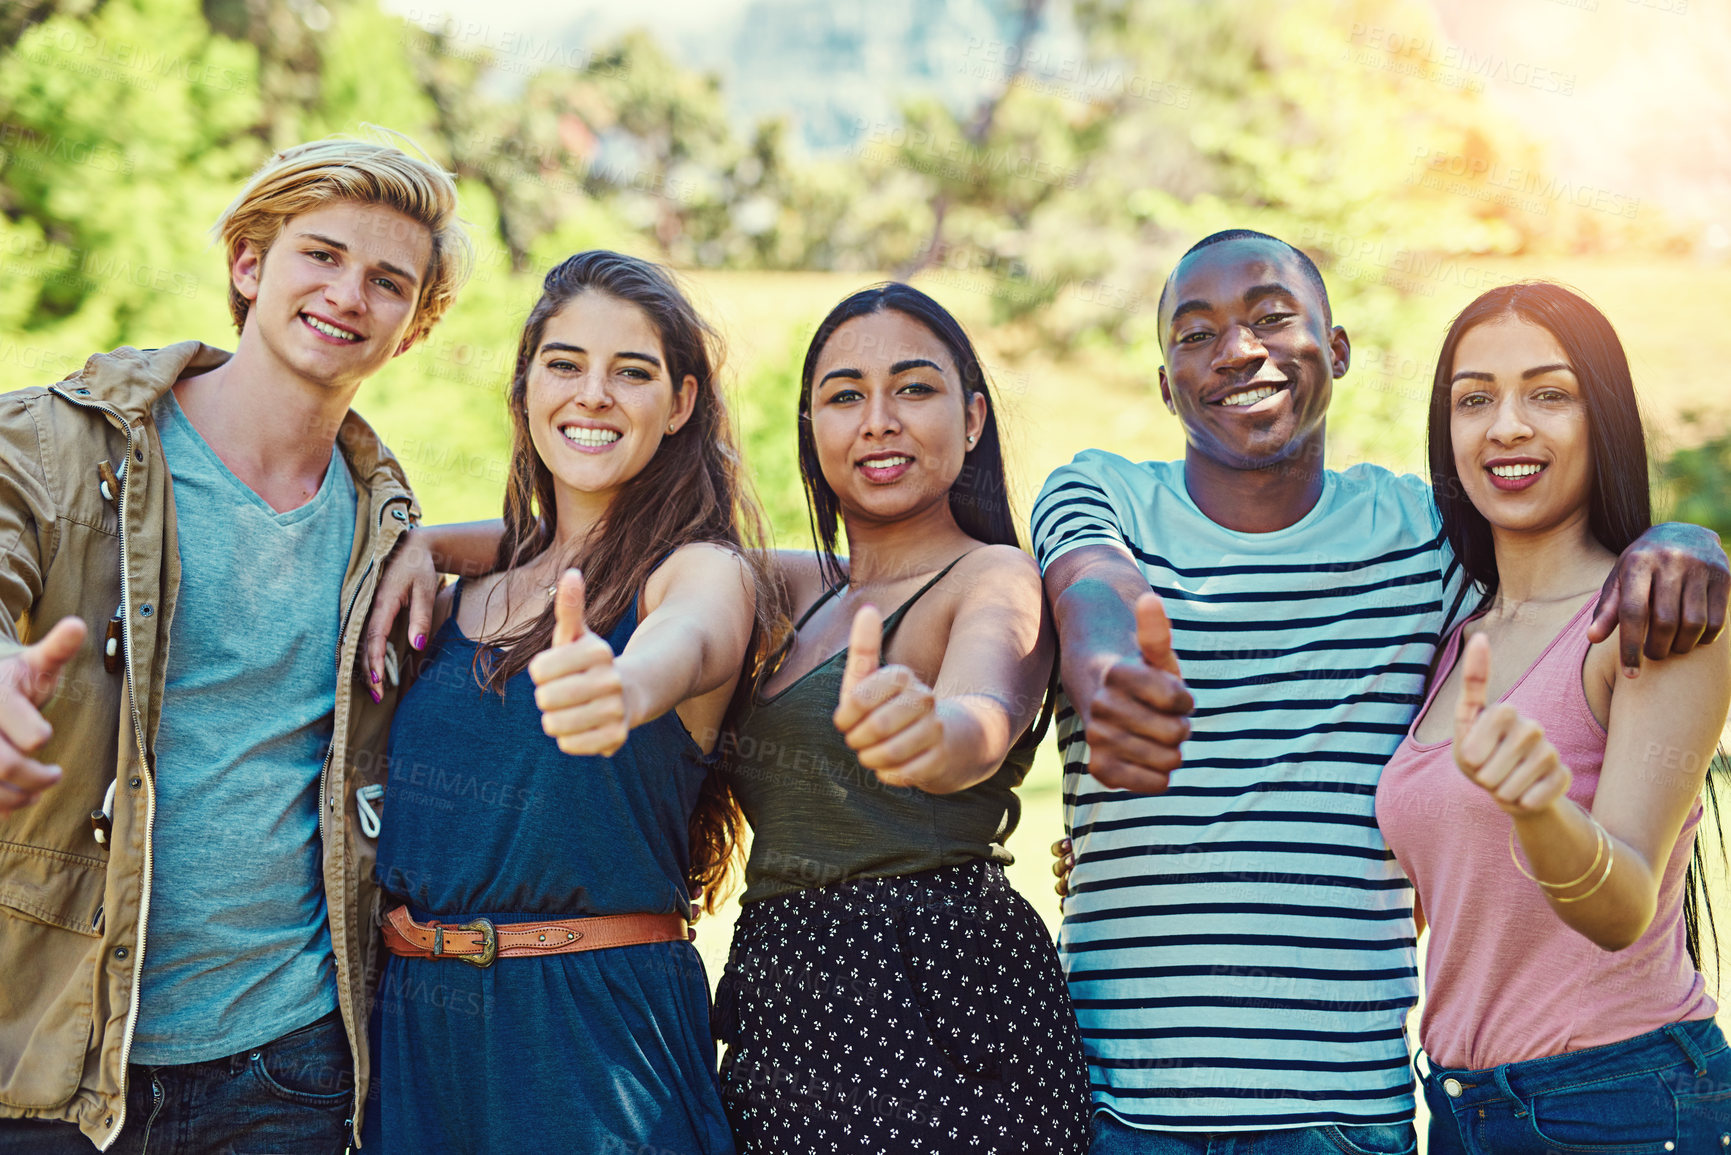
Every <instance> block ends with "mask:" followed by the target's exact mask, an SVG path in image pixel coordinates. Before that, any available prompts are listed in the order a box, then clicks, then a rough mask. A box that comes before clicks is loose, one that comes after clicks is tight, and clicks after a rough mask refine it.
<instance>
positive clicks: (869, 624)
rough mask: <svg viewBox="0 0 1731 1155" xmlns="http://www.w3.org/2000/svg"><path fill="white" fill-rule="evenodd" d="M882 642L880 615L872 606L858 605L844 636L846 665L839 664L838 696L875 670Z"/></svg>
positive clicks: (846, 692) (851, 691)
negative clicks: (849, 629)
mask: <svg viewBox="0 0 1731 1155" xmlns="http://www.w3.org/2000/svg"><path fill="white" fill-rule="evenodd" d="M883 643H884V619H883V615H881V614H879V613H878V611H877V608H876V607H875V606H861V607H860V608H859V612H857V613H856V614H854V616H853V629H852V630H851V631H850V632H849V634H848V638H847V665H845V666H843V667H842V673H841V696H842V697H843V698H846V697H847V696H848V695H849V694H851V693H853V689H854V687H855V686H857V685H859V684H860V683H861V682H863V681H865V680H866V679H867V678H869V677H871V676H872V675H873V674H875V673H877V669H878V664H879V662H880V661H881V651H882V650H883Z"/></svg>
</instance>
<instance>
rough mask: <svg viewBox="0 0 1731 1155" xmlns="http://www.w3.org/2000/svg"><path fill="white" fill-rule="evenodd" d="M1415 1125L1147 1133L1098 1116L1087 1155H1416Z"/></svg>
mask: <svg viewBox="0 0 1731 1155" xmlns="http://www.w3.org/2000/svg"><path fill="white" fill-rule="evenodd" d="M1417 1150H1418V1133H1417V1132H1416V1131H1414V1130H1413V1126H1412V1124H1411V1123H1400V1124H1397V1125H1395V1126H1392V1127H1389V1126H1377V1127H1337V1126H1334V1125H1333V1124H1330V1125H1328V1126H1324V1127H1297V1128H1293V1129H1292V1130H1288V1131H1221V1132H1217V1133H1215V1134H1209V1133H1207V1132H1203V1131H1148V1130H1144V1129H1143V1128H1141V1127H1131V1126H1129V1125H1127V1124H1125V1123H1120V1122H1119V1121H1118V1117H1117V1116H1115V1115H1113V1114H1111V1113H1109V1112H1106V1111H1096V1112H1095V1113H1094V1139H1093V1142H1092V1143H1090V1144H1089V1145H1088V1155H1413V1152H1414V1151H1417Z"/></svg>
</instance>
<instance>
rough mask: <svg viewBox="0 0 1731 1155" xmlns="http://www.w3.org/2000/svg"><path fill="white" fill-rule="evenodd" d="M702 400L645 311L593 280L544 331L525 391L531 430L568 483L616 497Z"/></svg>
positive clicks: (558, 474) (585, 492) (544, 458)
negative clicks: (671, 370)
mask: <svg viewBox="0 0 1731 1155" xmlns="http://www.w3.org/2000/svg"><path fill="white" fill-rule="evenodd" d="M696 399H697V382H696V380H695V379H694V378H692V377H689V376H688V377H686V378H685V380H684V381H683V382H680V383H679V384H678V387H677V388H675V383H674V382H673V381H672V380H671V378H670V377H669V375H668V370H667V355H666V353H665V352H664V351H663V350H662V346H661V336H660V334H659V332H657V330H656V328H655V325H654V323H653V322H652V321H651V320H650V319H649V315H648V314H647V313H645V312H644V311H643V310H642V309H641V308H639V307H638V306H637V305H634V304H632V303H630V302H628V301H622V300H620V299H619V298H617V297H613V296H610V295H608V294H606V293H602V292H598V291H596V290H593V289H591V290H587V291H585V292H583V293H580V294H578V295H577V296H575V297H573V298H572V299H571V300H570V302H569V303H567V304H566V305H565V307H564V308H562V309H560V310H559V311H558V312H557V313H555V314H553V315H552V316H551V317H549V318H548V319H547V324H546V326H545V328H544V329H543V330H542V333H541V344H540V347H539V348H537V349H536V350H535V353H534V359H533V361H532V362H531V363H530V366H529V374H528V382H527V388H526V390H525V405H526V407H527V409H528V417H529V437H530V440H531V441H532V442H533V443H534V445H535V451H536V453H538V454H540V456H541V460H542V461H544V462H545V463H546V465H547V468H548V469H549V470H550V471H551V472H552V474H553V476H554V477H555V478H556V479H557V480H558V481H559V483H560V484H561V485H562V486H565V487H568V488H569V489H571V490H575V491H576V492H578V493H581V494H583V495H585V496H586V497H589V498H600V499H602V500H604V501H610V500H611V499H612V497H613V495H614V494H616V493H617V492H618V491H619V489H620V487H621V486H623V485H624V484H625V483H626V482H628V481H630V480H631V479H632V478H634V477H636V476H637V475H638V474H639V473H641V472H642V471H643V468H644V466H646V465H648V464H649V461H650V459H651V458H653V457H654V456H655V451H656V450H657V449H659V448H660V446H661V439H662V438H663V437H666V436H668V435H669V434H671V433H673V432H676V431H677V430H678V428H679V427H680V426H681V425H683V424H684V423H685V421H686V420H687V419H688V418H689V417H690V416H691V411H692V407H693V405H694V403H695V402H696Z"/></svg>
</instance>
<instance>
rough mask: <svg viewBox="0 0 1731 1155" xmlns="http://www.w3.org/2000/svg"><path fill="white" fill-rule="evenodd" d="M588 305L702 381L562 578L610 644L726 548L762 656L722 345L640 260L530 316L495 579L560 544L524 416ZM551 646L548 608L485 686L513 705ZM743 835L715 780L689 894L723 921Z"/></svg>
mask: <svg viewBox="0 0 1731 1155" xmlns="http://www.w3.org/2000/svg"><path fill="white" fill-rule="evenodd" d="M585 292H597V293H604V294H606V295H607V296H610V297H614V298H616V299H618V300H620V301H624V302H627V303H629V304H632V305H636V306H637V307H638V308H639V309H641V310H642V311H643V313H644V315H645V316H646V317H647V318H648V319H649V321H650V323H651V324H652V325H654V326H655V330H656V332H657V333H658V334H659V336H660V338H661V350H662V353H663V354H664V355H665V357H666V360H667V373H668V376H669V378H670V379H671V380H672V382H673V383H674V385H675V387H678V384H679V383H680V382H682V381H684V379H685V378H686V377H687V376H690V377H693V378H695V379H696V381H697V401H696V405H695V407H694V408H693V410H692V414H691V418H690V420H688V421H687V422H686V423H685V424H684V425H683V426H681V427H680V429H679V431H678V432H677V433H670V434H668V435H666V436H665V437H664V438H662V441H661V444H660V446H659V447H658V448H657V449H656V451H655V456H653V457H652V458H650V459H649V463H648V464H647V465H645V466H644V467H643V470H642V472H640V473H638V474H637V476H635V477H633V478H631V479H630V480H629V481H627V482H626V483H625V484H624V485H623V486H621V487H620V489H619V492H618V493H617V494H616V495H615V497H614V499H613V502H612V504H611V505H610V506H609V507H608V510H607V513H606V514H605V515H604V516H603V517H602V519H601V521H600V522H599V523H598V524H597V525H596V526H595V527H594V529H593V531H592V532H591V533H590V534H589V535H588V537H587V538H586V539H585V540H584V542H583V544H582V545H581V546H580V547H579V548H578V549H577V552H576V555H575V556H573V557H571V558H567V559H564V560H563V561H562V563H561V565H560V567H559V568H560V569H563V568H565V566H576V567H578V568H580V569H581V570H582V571H583V577H584V581H585V587H586V588H585V591H584V598H585V611H586V612H585V618H586V620H587V623H588V625H589V628H590V629H592V630H594V631H595V632H596V633H599V634H606V633H608V632H610V631H611V630H612V629H613V628H614V627H615V626H617V625H618V624H619V621H620V619H621V618H623V617H624V616H625V613H626V611H627V610H628V609H629V608H630V606H631V604H632V602H633V600H634V599H635V598H636V597H637V596H638V594H639V593H641V592H642V590H643V587H644V584H645V583H646V582H647V581H648V579H649V574H650V572H651V571H652V570H653V569H654V568H655V567H656V566H657V565H658V564H660V562H661V561H662V559H664V558H665V557H666V556H667V555H668V554H669V553H671V552H672V551H673V550H676V549H678V548H679V547H681V546H684V545H690V544H692V543H694V542H711V543H714V544H717V545H723V546H727V547H729V548H731V549H733V550H735V551H736V552H738V553H739V555H740V556H741V557H742V558H744V559H745V560H746V562H747V564H749V565H750V566H751V569H752V575H753V578H754V579H755V581H756V585H757V591H758V594H757V610H758V628H757V629H756V630H754V632H753V651H754V652H755V651H756V650H757V649H758V648H759V641H760V639H761V638H762V637H764V636H765V630H766V629H767V628H768V627H769V626H770V625H771V624H772V623H773V622H774V621H775V620H776V618H775V613H774V608H773V606H774V595H773V590H772V585H771V582H770V581H769V579H768V575H767V573H766V571H765V568H764V555H763V553H762V551H761V546H762V543H763V542H764V541H765V540H766V539H767V535H766V534H765V532H764V529H763V515H762V513H761V512H760V511H759V508H758V505H757V502H756V500H755V499H754V498H753V497H752V495H751V492H750V490H749V488H748V486H747V485H746V483H745V480H744V478H743V476H742V474H741V467H740V459H739V449H738V443H737V441H736V440H735V438H734V434H733V429H732V423H731V422H730V421H729V419H728V413H727V405H726V402H725V401H724V400H723V398H722V395H721V390H720V388H719V381H718V370H719V367H720V363H721V353H720V340H719V338H718V336H717V334H716V333H715V330H713V329H712V328H710V326H709V325H708V324H707V323H706V322H705V321H704V320H703V318H702V317H701V316H699V315H698V313H697V310H696V309H694V308H693V307H692V305H691V302H690V301H689V300H687V299H686V297H685V294H684V293H683V292H681V291H680V288H679V286H678V285H677V284H676V283H675V282H674V280H673V278H672V276H671V275H669V274H668V272H667V271H666V270H665V269H662V268H661V267H659V266H657V265H654V264H652V263H650V262H648V261H643V260H639V259H638V258H636V257H628V256H625V255H623V254H620V253H614V252H608V251H605V250H592V251H590V252H583V253H578V254H576V255H575V256H572V257H567V258H566V259H565V260H564V261H562V262H561V263H560V264H559V265H558V266H557V267H555V268H554V269H553V271H552V272H550V273H548V274H547V278H546V280H545V281H544V282H543V283H542V288H541V299H540V300H538V301H536V302H535V307H534V308H533V309H531V310H530V311H529V319H528V321H527V322H526V323H525V324H524V326H523V335H522V337H521V338H520V339H519V340H518V343H517V364H516V369H515V371H514V373H513V375H512V378H511V388H510V391H509V394H508V396H507V411H508V412H509V414H510V416H511V472H510V477H509V478H508V480H507V481H506V484H505V534H504V537H503V538H501V539H500V541H499V552H498V555H497V557H496V559H495V561H494V566H495V568H496V569H499V570H508V569H515V568H517V567H518V566H521V565H524V564H526V563H528V562H530V561H532V560H534V559H535V558H536V557H539V556H540V555H541V554H542V553H544V552H546V551H547V550H548V549H550V548H552V547H553V545H554V543H555V541H557V530H558V512H557V511H558V503H557V502H556V501H555V499H554V485H555V482H554V478H553V473H552V471H551V470H550V469H548V468H547V464H546V462H544V461H542V460H541V455H540V454H539V453H537V452H536V450H535V444H534V442H533V441H532V440H531V439H530V436H529V418H528V414H527V413H526V412H525V408H524V406H525V401H526V399H527V396H528V388H529V371H530V367H531V366H532V365H533V364H534V360H535V352H536V350H538V349H539V348H540V347H541V339H542V337H543V335H544V334H545V332H546V328H547V322H548V321H549V320H550V319H551V318H552V317H553V316H554V315H555V314H557V313H558V312H559V311H560V310H562V309H564V308H565V307H566V306H567V305H569V304H570V303H571V302H572V301H573V300H574V299H575V298H577V297H578V296H579V295H581V294H583V293H585ZM552 638H553V606H552V604H551V602H549V604H548V606H547V608H546V610H545V611H544V612H542V614H541V615H540V616H539V617H538V618H536V620H535V621H534V622H532V623H530V624H529V625H528V626H526V627H524V628H523V629H522V630H520V631H518V632H516V633H515V634H512V635H510V636H508V637H504V638H501V639H499V640H498V645H500V646H503V647H505V648H506V650H505V653H504V654H503V655H502V656H500V657H499V658H498V660H496V661H492V662H489V663H485V664H484V665H483V666H482V667H481V671H482V678H483V682H484V684H485V685H486V686H488V687H489V688H491V689H495V690H497V691H498V692H499V693H501V694H503V693H504V687H505V683H506V682H507V681H509V679H510V678H511V677H512V676H513V675H515V674H516V673H517V672H519V671H520V670H522V669H524V668H526V667H527V666H528V664H529V660H530V659H531V658H533V657H534V656H535V655H536V654H538V653H540V652H541V651H542V650H544V649H546V648H547V646H548V644H549V643H550V642H551V641H552ZM743 823H744V818H743V816H742V815H741V814H740V812H739V809H738V807H737V806H736V805H735V804H734V803H733V802H732V799H731V797H730V796H729V794H728V792H727V791H726V789H725V788H724V787H723V786H722V784H721V782H720V781H719V779H718V776H717V774H716V773H715V772H714V771H711V773H710V774H709V775H708V777H707V778H706V779H705V780H704V783H703V788H702V792H701V794H700V795H699V798H698V803H697V809H696V811H695V812H694V813H693V815H692V818H691V866H690V870H689V877H688V881H689V882H690V883H691V884H692V886H693V887H702V888H703V889H704V891H705V892H706V898H707V904H708V905H709V907H710V909H712V910H713V909H714V908H715V906H716V904H717V903H719V901H720V900H721V897H722V896H723V894H724V884H725V881H726V878H727V875H728V874H729V872H730V870H731V868H732V866H733V864H734V863H735V862H736V861H737V858H738V845H739V838H740V835H741V833H742V832H743V828H744V827H743Z"/></svg>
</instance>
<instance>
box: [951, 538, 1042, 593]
mask: <svg viewBox="0 0 1731 1155" xmlns="http://www.w3.org/2000/svg"><path fill="white" fill-rule="evenodd" d="M943 584H944V585H947V586H950V587H951V588H952V589H955V590H957V591H958V592H959V591H965V590H972V591H977V592H980V593H995V594H999V595H1003V596H1009V597H1014V598H1018V599H1019V598H1021V597H1023V596H1026V595H1027V594H1030V593H1031V594H1032V595H1033V596H1034V597H1036V598H1038V597H1039V596H1040V588H1041V587H1040V567H1039V564H1038V563H1036V562H1035V561H1034V559H1033V558H1031V557H1029V556H1028V555H1027V554H1025V553H1023V552H1022V551H1021V550H1019V549H1017V548H1016V547H1015V546H1013V545H984V546H981V547H979V548H978V549H975V550H973V551H972V552H970V553H967V554H964V555H962V558H961V560H960V561H958V562H957V563H956V568H955V569H953V570H951V571H950V574H949V576H948V577H947V578H945V579H944V583H943Z"/></svg>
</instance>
